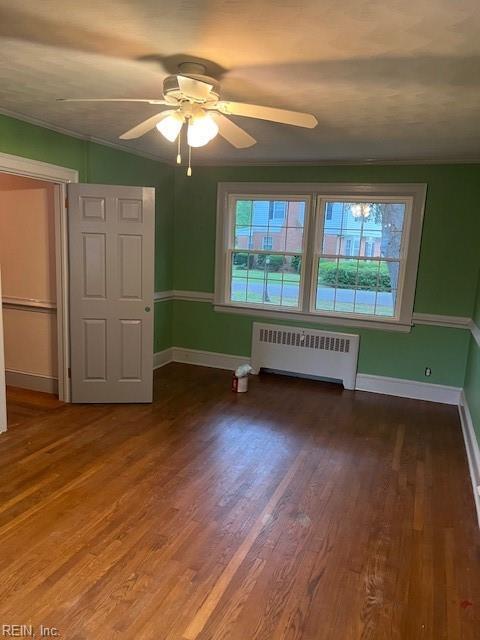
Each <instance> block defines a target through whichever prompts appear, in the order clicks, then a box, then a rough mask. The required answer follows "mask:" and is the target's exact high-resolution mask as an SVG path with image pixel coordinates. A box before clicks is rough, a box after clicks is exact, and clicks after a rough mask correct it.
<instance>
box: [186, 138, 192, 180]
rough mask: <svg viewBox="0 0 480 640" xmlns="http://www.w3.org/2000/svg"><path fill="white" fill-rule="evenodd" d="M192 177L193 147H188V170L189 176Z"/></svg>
mask: <svg viewBox="0 0 480 640" xmlns="http://www.w3.org/2000/svg"><path fill="white" fill-rule="evenodd" d="M191 175H192V147H191V146H190V145H188V169H187V176H191Z"/></svg>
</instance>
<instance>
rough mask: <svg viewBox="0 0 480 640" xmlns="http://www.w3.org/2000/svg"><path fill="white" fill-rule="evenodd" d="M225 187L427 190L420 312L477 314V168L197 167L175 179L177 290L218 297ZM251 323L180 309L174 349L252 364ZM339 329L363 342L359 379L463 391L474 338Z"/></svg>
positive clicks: (438, 331) (202, 308)
mask: <svg viewBox="0 0 480 640" xmlns="http://www.w3.org/2000/svg"><path fill="white" fill-rule="evenodd" d="M221 181H231V182H241V181H256V182H261V181H272V182H422V183H427V185H428V192H427V202H426V210H425V220H424V227H423V234H422V247H421V253H420V263H419V271H418V282H417V291H416V298H415V311H416V312H418V313H429V314H440V315H452V316H467V317H470V316H471V315H472V310H473V306H474V290H475V287H476V282H477V270H478V257H477V254H478V251H477V246H476V243H475V239H476V238H478V237H479V235H480V217H479V216H476V215H474V211H475V209H476V207H477V203H478V201H479V198H480V168H479V167H478V165H448V166H447V165H445V166H444V165H435V166H424V165H418V166H403V165H402V166H357V167H353V166H333V167H330V166H317V167H315V166H292V167H288V166H276V167H263V166H257V167H194V171H193V176H192V177H191V178H188V177H186V176H185V174H184V171H183V170H177V171H176V175H175V207H174V208H175V223H174V246H175V253H174V276H173V281H174V289H176V290H186V291H206V292H212V291H213V286H214V268H215V264H214V260H215V220H216V193H217V183H218V182H221ZM464 229H468V230H469V232H468V233H464V231H462V230H464ZM257 319H261V313H259V314H258V317H257ZM252 321H253V318H250V317H246V316H243V315H242V316H240V315H235V314H230V313H216V312H214V311H213V309H212V307H211V305H209V304H206V303H201V302H196V303H195V302H188V303H186V302H180V301H176V302H175V303H174V310H173V329H172V339H173V343H174V344H175V345H176V346H183V347H189V348H193V349H203V350H211V351H218V352H223V353H231V354H237V355H245V356H248V355H249V353H250V336H251V325H252ZM275 322H277V320H275ZM289 324H292V323H291V322H289ZM293 324H295V325H298V326H310V327H321V326H322V325H321V323H310V324H308V325H302V324H301V323H293ZM324 328H328V327H324ZM330 328H331V327H330ZM341 330H344V331H347V332H352V331H354V332H355V333H359V334H360V335H361V347H360V360H359V371H360V372H361V373H369V374H376V375H384V376H391V377H397V378H405V379H411V380H419V381H426V382H432V383H438V384H447V385H454V386H463V382H464V375H465V367H466V361H467V356H468V349H469V340H470V334H469V331H467V330H463V329H449V328H443V327H433V326H421V325H418V326H416V327H414V328H413V329H412V331H411V332H410V333H409V334H400V333H396V332H391V331H381V330H357V329H355V330H352V329H347V328H345V329H341ZM426 367H430V368H431V369H432V376H431V377H430V378H425V376H424V372H425V368H426Z"/></svg>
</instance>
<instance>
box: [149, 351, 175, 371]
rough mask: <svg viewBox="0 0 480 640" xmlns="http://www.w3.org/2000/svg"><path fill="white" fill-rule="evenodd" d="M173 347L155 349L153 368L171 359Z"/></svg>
mask: <svg viewBox="0 0 480 640" xmlns="http://www.w3.org/2000/svg"><path fill="white" fill-rule="evenodd" d="M172 351H173V349H172V348H170V349H164V350H163V351H157V352H156V353H154V354H153V368H154V369H160V367H163V366H164V365H166V364H168V363H169V362H172V361H173V354H172Z"/></svg>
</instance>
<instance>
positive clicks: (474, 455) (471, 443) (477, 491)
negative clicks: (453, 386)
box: [458, 391, 480, 526]
mask: <svg viewBox="0 0 480 640" xmlns="http://www.w3.org/2000/svg"><path fill="white" fill-rule="evenodd" d="M458 412H459V414H460V422H461V423H462V431H463V438H464V440H465V449H466V450H467V458H468V466H469V469H470V478H471V480H472V488H473V497H474V499H475V506H476V508H477V518H478V524H479V526H480V449H479V446H478V440H477V436H476V434H475V429H474V427H473V420H472V416H471V413H470V409H469V408H468V403H467V399H466V397H465V393H464V392H463V391H462V393H461V397H460V403H459V405H458Z"/></svg>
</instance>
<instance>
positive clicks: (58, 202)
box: [0, 153, 78, 431]
mask: <svg viewBox="0 0 480 640" xmlns="http://www.w3.org/2000/svg"><path fill="white" fill-rule="evenodd" d="M0 176H2V181H3V182H4V185H7V183H9V184H10V185H11V186H13V188H12V189H10V191H12V192H14V191H19V192H21V193H22V194H23V195H22V197H24V198H25V199H26V200H28V198H32V196H33V192H35V191H38V192H41V193H43V196H42V197H43V198H44V200H45V201H48V202H49V204H50V206H51V208H52V209H53V214H51V215H53V232H52V229H51V226H50V224H49V225H48V232H47V231H46V225H44V226H43V232H42V233H43V236H42V237H43V243H44V245H48V252H45V246H43V247H41V246H40V243H37V246H36V247H35V246H34V249H35V250H41V251H40V253H42V252H43V255H44V257H45V254H47V255H48V260H49V263H48V269H47V268H46V266H45V264H44V271H43V276H42V277H41V278H40V284H39V282H37V283H36V284H35V286H34V288H33V289H32V291H34V292H35V291H37V294H38V292H39V291H43V293H42V294H41V295H40V296H38V295H37V294H35V293H32V294H31V295H29V294H28V292H27V289H26V288H25V286H24V285H25V282H24V283H23V284H22V283H21V278H19V277H18V274H19V270H18V269H17V270H16V271H15V270H14V271H13V272H12V273H13V274H14V275H13V279H10V275H9V276H8V281H9V282H8V285H7V286H8V288H7V290H5V286H4V291H3V294H2V300H0V316H1V320H3V321H4V322H6V324H7V329H6V330H7V333H8V336H7V338H8V340H9V341H10V336H11V335H12V334H13V335H14V339H15V340H17V344H18V339H19V338H18V332H19V330H20V325H22V324H23V325H25V324H28V323H30V324H32V323H33V324H34V325H35V326H36V327H37V328H38V329H39V335H40V336H41V338H40V339H39V340H38V344H35V345H34V350H35V349H36V354H33V355H35V357H38V355H39V354H40V355H41V354H42V349H43V356H44V357H43V365H42V366H43V367H45V368H46V371H45V369H44V370H43V371H41V370H40V371H38V370H37V371H34V373H40V374H41V375H42V374H44V379H43V382H42V381H40V383H39V380H41V375H40V376H36V377H35V378H34V380H35V381H36V383H37V384H38V383H39V384H40V386H41V385H42V384H43V385H44V386H43V389H44V390H49V385H50V390H54V391H55V392H56V393H57V394H58V398H59V399H60V400H62V401H66V402H69V400H70V389H69V384H68V367H69V349H68V344H69V330H68V234H67V219H66V185H67V183H69V182H78V172H77V171H75V170H72V169H67V168H64V167H60V166H57V165H51V164H48V163H45V162H40V161H37V160H30V159H27V158H21V157H18V156H12V155H9V154H2V153H0ZM29 181H31V182H29ZM27 187H30V188H27ZM32 187H34V188H32ZM37 187H38V189H37ZM5 191H8V189H7V188H6V189H5ZM24 192H31V193H26V194H25V193H24ZM17 195H18V194H17ZM14 196H15V194H13V195H11V196H10V197H11V198H14ZM37 196H38V197H37V200H41V198H40V196H39V194H38V193H37ZM45 216H46V214H44V220H43V222H45ZM7 217H8V216H7ZM27 218H28V216H27ZM35 222H36V223H37V224H39V220H38V219H37V220H36V221H35ZM50 222H51V220H50V221H49V223H50ZM37 232H38V227H37ZM20 233H21V234H22V235H21V236H20V237H21V238H22V237H23V236H26V235H28V234H27V230H26V229H25V228H24V229H23V230H21V231H20ZM45 234H46V235H45ZM17 235H18V234H17ZM8 248H9V245H7V249H8ZM22 253H23V255H25V246H24V245H23V246H22V245H21V246H20V249H19V251H18V255H16V253H14V255H13V256H10V257H11V258H12V259H15V258H16V259H17V262H18V261H19V260H20V254H22ZM1 261H2V256H1V255H0V267H1ZM52 270H53V272H54V275H53V283H52V280H51V271H52ZM9 271H11V270H10V269H9ZM47 271H48V274H49V275H48V277H47V276H46V273H47ZM35 275H36V274H35ZM3 279H5V276H3ZM29 286H30V285H29ZM22 287H23V288H22ZM35 287H37V288H35ZM0 290H1V289H0ZM15 291H17V292H18V295H15ZM52 292H53V297H52ZM15 298H17V299H16V300H15ZM22 298H24V299H23V300H22ZM25 298H26V300H25ZM2 301H3V303H4V305H5V309H3V307H2V304H1V302H2ZM27 306H28V307H29V309H28V310H27V311H26V310H24V309H25V307H27ZM20 307H21V308H20ZM33 307H35V309H36V310H35V311H32V309H33ZM33 313H35V314H37V315H36V316H35V318H36V320H31V317H32V314H33ZM5 314H7V315H8V316H9V317H8V318H7V320H5ZM29 314H30V316H29ZM42 314H43V317H42ZM19 317H21V318H22V319H21V321H20V323H19V325H18V326H17V319H18V318H19ZM1 324H2V322H0V325H1ZM2 335H3V332H2ZM1 341H2V337H1V336H0V342H1ZM47 345H48V346H47ZM7 348H8V350H9V354H7V358H8V364H7V369H8V371H7V382H10V384H12V381H13V383H15V382H17V383H18V381H19V380H20V379H19V378H18V376H16V375H15V373H18V371H16V370H15V369H13V368H12V364H11V363H12V361H13V362H15V361H16V362H17V363H18V362H25V358H28V357H29V355H32V354H29V352H28V350H26V349H25V348H24V345H23V344H21V343H20V344H18V349H17V350H16V351H15V354H14V355H13V352H12V350H11V348H9V347H8V346H7ZM22 349H23V351H22ZM0 351H1V352H2V353H1V356H2V358H1V360H2V362H1V363H0V364H2V365H3V351H4V350H3V344H0ZM12 358H13V360H12ZM9 366H10V367H11V368H10V369H9ZM20 373H23V372H21V371H20ZM1 374H2V376H1V377H2V380H3V366H2V372H1ZM55 378H56V379H55ZM2 380H0V382H2ZM31 380H32V379H31ZM25 381H27V382H28V379H27V378H25V377H24V378H23V383H25ZM4 407H5V387H4V385H3V384H0V431H3V430H4V429H5V428H6V420H5V411H4Z"/></svg>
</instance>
